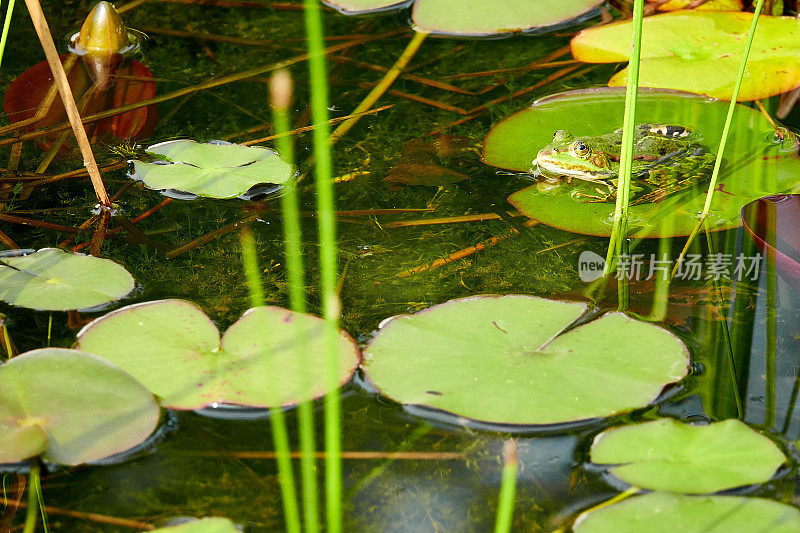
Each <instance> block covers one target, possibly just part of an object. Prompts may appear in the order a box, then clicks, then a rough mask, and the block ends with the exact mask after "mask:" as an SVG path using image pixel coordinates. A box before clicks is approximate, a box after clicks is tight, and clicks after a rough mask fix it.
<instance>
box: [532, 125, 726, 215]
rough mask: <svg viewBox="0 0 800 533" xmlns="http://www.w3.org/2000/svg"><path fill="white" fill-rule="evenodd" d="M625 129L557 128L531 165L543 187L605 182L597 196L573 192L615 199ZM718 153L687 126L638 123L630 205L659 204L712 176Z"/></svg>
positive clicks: (592, 199) (578, 195) (590, 199)
mask: <svg viewBox="0 0 800 533" xmlns="http://www.w3.org/2000/svg"><path fill="white" fill-rule="evenodd" d="M621 148H622V129H618V130H615V131H613V132H611V133H606V134H605V135H596V136H591V137H576V138H574V137H573V136H572V134H571V133H570V132H568V131H566V130H558V131H557V132H555V134H554V135H553V142H552V143H551V144H549V145H547V146H545V147H544V148H542V149H541V150H539V153H538V154H537V155H536V160H535V161H533V163H534V164H535V165H536V167H537V169H538V170H537V174H538V175H539V176H540V177H542V178H543V181H541V182H540V183H539V189H540V190H546V189H548V188H552V187H555V186H557V185H558V184H560V183H562V182H565V181H566V182H567V183H569V182H571V181H572V179H573V178H575V179H579V180H583V181H587V182H591V183H595V184H598V185H601V186H602V187H598V188H597V189H596V191H597V194H596V195H594V194H585V193H581V192H575V193H573V196H574V197H576V198H588V199H586V200H583V199H582V200H581V201H585V202H613V201H615V200H616V190H617V180H618V173H619V158H620V152H621ZM714 158H715V156H714V154H712V153H709V152H708V151H707V150H706V149H705V147H704V146H702V145H701V144H699V142H698V136H697V135H694V134H693V133H692V132H691V131H690V130H689V129H687V128H685V127H683V126H676V125H672V124H654V123H649V124H637V125H636V127H635V133H634V139H633V163H632V173H631V200H632V201H631V205H635V204H641V203H647V202H657V201H660V200H661V199H663V198H664V197H666V196H668V195H670V194H673V193H675V192H678V191H680V190H683V189H686V188H688V187H691V186H693V185H695V184H696V183H700V182H702V181H704V180H706V179H708V178H710V177H711V170H712V169H713V166H714Z"/></svg>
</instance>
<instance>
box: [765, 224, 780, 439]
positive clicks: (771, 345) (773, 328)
mask: <svg viewBox="0 0 800 533" xmlns="http://www.w3.org/2000/svg"><path fill="white" fill-rule="evenodd" d="M767 224H768V225H767V227H772V228H774V227H775V221H774V220H770V221H767ZM769 244H771V245H772V246H773V247H774V245H775V243H774V242H771V243H769ZM774 250H775V249H774V248H773V249H772V250H769V249H768V250H767V252H766V259H767V261H766V263H767V299H766V306H767V331H766V336H767V338H766V351H765V353H764V366H765V367H766V372H765V374H766V376H765V377H766V383H765V387H766V391H765V392H766V394H765V396H766V400H765V405H764V407H765V410H766V413H765V415H764V428H765V429H768V430H771V429H772V426H774V425H775V378H776V375H775V373H776V367H775V352H776V350H777V349H778V328H777V313H776V304H777V302H776V294H775V291H776V290H777V285H776V281H777V279H776V275H775V251H774Z"/></svg>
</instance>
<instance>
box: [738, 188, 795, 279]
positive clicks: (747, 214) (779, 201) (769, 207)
mask: <svg viewBox="0 0 800 533" xmlns="http://www.w3.org/2000/svg"><path fill="white" fill-rule="evenodd" d="M742 222H743V224H744V227H745V229H746V230H747V231H748V233H750V235H752V237H753V239H755V241H756V243H757V244H758V246H759V247H760V248H761V250H762V251H763V252H765V253H771V254H774V255H775V262H776V264H777V265H778V268H779V269H780V270H779V271H780V272H781V274H783V275H784V276H785V277H786V278H787V279H788V280H789V281H790V282H792V283H794V284H795V285H796V284H797V283H800V231H798V228H800V195H797V194H780V195H776V196H765V197H764V198H759V199H758V200H756V201H754V202H750V203H749V204H747V205H746V206H744V208H743V209H742Z"/></svg>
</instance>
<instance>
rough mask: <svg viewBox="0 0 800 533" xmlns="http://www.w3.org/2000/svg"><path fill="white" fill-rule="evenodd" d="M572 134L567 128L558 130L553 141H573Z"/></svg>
mask: <svg viewBox="0 0 800 533" xmlns="http://www.w3.org/2000/svg"><path fill="white" fill-rule="evenodd" d="M571 140H572V134H571V133H570V132H568V131H567V130H558V131H557V132H555V133H554V134H553V142H554V143H557V142H564V141H571Z"/></svg>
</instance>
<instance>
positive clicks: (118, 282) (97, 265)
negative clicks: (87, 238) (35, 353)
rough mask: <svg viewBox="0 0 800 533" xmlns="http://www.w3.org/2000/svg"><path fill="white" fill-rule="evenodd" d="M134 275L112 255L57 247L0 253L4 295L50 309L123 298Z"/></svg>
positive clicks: (0, 292)
mask: <svg viewBox="0 0 800 533" xmlns="http://www.w3.org/2000/svg"><path fill="white" fill-rule="evenodd" d="M133 286H134V283H133V277H132V276H131V275H130V274H129V273H128V271H127V270H125V269H124V268H123V267H121V266H120V265H118V264H117V263H115V262H113V261H111V260H109V259H100V258H98V257H92V256H91V255H83V254H76V253H67V252H63V251H61V250H57V249H55V248H42V249H41V250H39V251H37V252H34V253H32V254H29V255H24V256H16V257H13V256H9V257H0V299H2V300H3V301H5V302H8V303H10V304H12V305H18V306H20V307H28V308H31V309H39V310H46V311H68V310H70V309H86V308H89V307H95V306H98V305H102V304H106V303H109V302H113V301H114V300H119V299H120V298H122V297H123V296H125V295H126V294H128V293H129V292H131V291H132V290H133Z"/></svg>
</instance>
